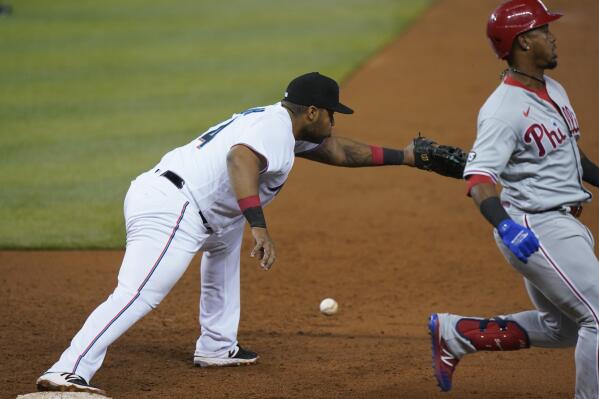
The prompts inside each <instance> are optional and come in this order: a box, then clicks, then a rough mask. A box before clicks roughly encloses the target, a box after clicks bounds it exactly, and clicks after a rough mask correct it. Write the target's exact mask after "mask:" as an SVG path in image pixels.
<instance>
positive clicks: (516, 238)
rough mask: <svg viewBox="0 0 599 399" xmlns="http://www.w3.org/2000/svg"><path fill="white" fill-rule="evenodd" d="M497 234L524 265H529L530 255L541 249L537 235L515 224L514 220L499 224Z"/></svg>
mask: <svg viewBox="0 0 599 399" xmlns="http://www.w3.org/2000/svg"><path fill="white" fill-rule="evenodd" d="M497 232H498V233H499V236H500V237H501V239H502V240H503V243H504V244H505V245H506V246H507V247H508V248H509V249H510V251H512V253H513V254H514V255H516V257H517V258H518V259H520V261H522V262H523V263H527V262H528V258H529V257H530V255H532V254H534V253H535V252H537V250H538V249H539V240H538V239H537V237H536V236H535V233H533V232H532V230H530V229H527V228H526V227H524V226H521V225H519V224H518V223H516V222H514V221H513V220H512V219H506V220H504V221H503V222H501V223H499V225H498V226H497Z"/></svg>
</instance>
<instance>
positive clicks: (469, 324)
mask: <svg viewBox="0 0 599 399" xmlns="http://www.w3.org/2000/svg"><path fill="white" fill-rule="evenodd" d="M534 219H536V221H537V222H538V224H537V225H536V230H535V233H536V234H537V236H538V237H539V239H540V242H541V246H542V247H541V250H540V251H539V252H537V253H535V254H534V255H533V256H531V258H530V259H529V261H528V263H527V264H524V263H521V262H519V261H518V259H517V258H516V257H515V256H513V254H512V253H511V252H510V251H509V249H507V248H506V247H505V246H503V243H502V242H501V240H500V239H498V240H497V243H498V245H499V248H500V250H501V251H502V253H503V254H504V256H505V257H506V258H507V259H508V261H509V262H510V263H511V264H512V265H513V266H514V267H515V268H516V269H518V270H519V271H520V272H521V273H522V274H523V275H524V276H525V277H526V280H527V282H528V283H527V288H528V291H529V294H530V296H531V299H532V300H533V303H534V304H535V306H536V307H537V308H538V312H537V311H531V312H522V313H518V314H513V315H508V316H503V317H500V318H498V319H496V320H493V319H491V320H489V321H486V320H484V319H479V318H464V317H462V316H457V315H448V314H442V315H434V316H435V317H434V320H433V319H431V322H430V325H429V326H430V328H431V333H432V335H433V338H436V339H437V341H435V339H433V352H434V359H436V364H435V373H436V376H437V379H438V381H439V383H440V385H441V387H442V388H444V386H445V388H447V389H444V390H448V389H450V388H451V377H452V374H453V372H454V370H455V366H457V363H458V361H459V359H460V358H461V357H462V356H464V355H465V354H467V353H472V352H476V351H479V350H506V349H518V348H519V347H527V346H528V345H519V344H518V343H519V342H526V341H527V342H528V343H529V344H532V345H536V346H542V347H561V346H572V345H574V344H576V364H577V393H578V392H584V394H581V395H582V396H577V397H596V396H597V392H598V387H597V380H598V378H599V374H598V371H597V361H598V359H597V347H598V345H599V344H598V336H597V314H598V313H597V310H596V309H598V308H599V261H598V260H597V258H596V257H595V255H594V252H593V240H592V237H590V236H589V232H588V230H587V229H586V228H585V227H584V226H582V225H581V224H580V223H579V222H578V221H576V220H574V219H572V218H571V217H570V216H567V215H563V216H562V217H559V218H555V217H553V218H549V217H548V215H539V216H535V218H534ZM534 219H533V220H534ZM556 219H558V220H559V221H560V222H561V223H556ZM528 222H530V220H528ZM531 227H533V229H534V228H535V224H534V223H532V224H531ZM548 248H551V249H549V250H548ZM572 254H576V256H573V255H572ZM537 287H542V289H538V288H537ZM572 320H576V321H577V323H576V324H575V323H573V322H572ZM506 322H507V326H506V325H505V323H506ZM477 323H484V324H479V325H477ZM502 323H503V324H504V325H502ZM483 327H484V328H483ZM489 327H490V328H491V329H489ZM576 332H577V333H578V339H577V338H576ZM435 333H436V335H435ZM435 345H436V347H437V351H436V353H435ZM500 346H501V348H500ZM435 355H436V357H435ZM589 375H590V376H591V377H593V376H594V378H591V377H589ZM584 395H590V396H584Z"/></svg>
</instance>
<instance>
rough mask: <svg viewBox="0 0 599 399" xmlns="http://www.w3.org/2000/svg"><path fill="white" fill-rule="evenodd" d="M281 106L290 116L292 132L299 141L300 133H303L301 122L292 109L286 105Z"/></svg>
mask: <svg viewBox="0 0 599 399" xmlns="http://www.w3.org/2000/svg"><path fill="white" fill-rule="evenodd" d="M281 106H282V107H283V108H285V110H286V111H287V113H288V114H289V118H290V119H291V131H292V132H293V137H295V139H296V140H297V138H298V137H299V135H300V131H301V126H300V121H299V120H298V118H297V117H296V116H295V113H294V112H293V111H292V110H291V109H289V108H288V107H286V106H285V105H284V104H281Z"/></svg>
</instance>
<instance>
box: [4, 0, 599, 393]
mask: <svg viewBox="0 0 599 399" xmlns="http://www.w3.org/2000/svg"><path fill="white" fill-rule="evenodd" d="M496 3H497V1H496V0H493V1H491V0H477V1H474V0H447V1H438V2H437V3H435V4H434V5H433V6H432V7H431V8H430V9H429V10H428V11H427V12H426V13H425V14H424V15H423V16H422V17H421V18H420V19H419V21H418V22H417V23H416V24H415V25H413V26H412V27H411V28H410V29H409V30H408V31H406V32H404V34H403V35H402V36H401V37H399V38H398V40H397V41H395V42H394V43H392V44H391V45H389V46H388V47H387V48H386V49H384V50H383V51H382V52H380V53H379V54H378V55H376V56H375V57H374V58H373V59H371V60H370V61H369V62H368V63H366V64H365V65H364V66H363V67H362V68H361V69H360V70H358V71H356V72H355V73H354V74H353V75H352V76H351V77H350V78H349V79H347V80H346V81H345V82H343V85H342V86H343V88H342V100H343V101H344V103H347V104H349V105H350V106H352V107H353V108H354V109H355V110H356V114H355V115H353V116H350V117H344V116H342V117H339V118H338V125H337V126H336V132H337V133H338V134H339V133H341V134H343V135H347V136H350V137H354V138H356V139H359V140H363V141H367V142H370V143H378V144H382V145H387V146H403V145H405V144H406V143H407V142H408V140H409V139H410V138H411V137H412V136H414V135H415V134H417V133H418V132H419V131H421V132H422V133H423V134H425V135H430V136H432V137H434V138H436V139H438V140H439V141H442V142H447V143H450V144H455V145H459V146H462V147H464V148H470V146H471V144H472V142H473V140H474V136H475V120H476V115H477V113H478V109H479V107H480V106H481V105H482V103H483V102H484V100H485V99H486V98H487V96H488V95H489V94H490V93H491V91H492V90H493V88H494V87H495V86H496V85H497V84H498V76H499V72H500V71H501V70H502V69H503V65H502V64H501V63H500V62H499V61H498V60H496V59H495V57H494V55H493V54H492V52H491V49H490V47H489V45H488V43H487V41H486V38H485V35H484V26H485V20H486V18H487V16H488V14H489V12H490V11H491V10H492V9H493V7H494V6H495V5H496ZM547 3H548V5H549V6H550V8H552V9H555V10H560V11H563V12H564V13H565V14H566V16H565V17H564V18H563V19H562V20H560V21H559V22H558V23H555V24H554V25H553V26H552V31H553V32H554V33H555V35H556V36H557V46H558V54H559V57H560V58H559V62H560V65H559V67H558V69H557V70H555V71H553V72H552V73H551V76H553V77H555V78H557V79H558V80H559V81H561V82H562V83H563V84H564V85H565V87H566V89H567V90H568V94H569V95H570V98H571V100H572V103H573V105H574V107H575V110H576V112H577V115H578V117H579V120H580V123H581V127H582V129H581V130H582V139H581V142H580V144H581V147H582V148H583V149H584V151H585V152H586V153H587V154H588V155H589V157H590V158H591V159H593V160H594V161H595V162H598V161H599V115H598V114H597V105H596V104H597V102H598V101H599V94H598V93H599V76H598V75H597V71H598V70H599V26H598V25H597V21H599V2H597V1H596V0H577V1H566V0H551V1H549V0H548V1H547ZM273 100H276V99H273ZM166 150H167V149H165V151H166ZM592 191H593V193H594V194H595V195H596V196H599V191H598V190H596V189H593V190H592ZM266 213H267V217H268V220H269V225H270V230H271V234H272V236H273V238H274V240H275V242H276V244H277V246H278V247H277V248H278V255H279V258H278V260H277V264H276V265H275V267H274V269H273V270H271V271H270V272H263V271H261V270H260V269H259V267H258V265H257V264H256V262H255V261H253V260H252V259H250V258H249V256H248V254H249V250H250V249H249V239H248V237H246V241H245V246H244V250H243V253H242V254H243V256H242V260H241V261H242V320H241V325H240V332H239V340H240V342H241V343H242V345H244V346H247V347H248V348H251V349H253V350H256V351H257V352H259V353H260V355H261V360H260V364H259V365H257V366H253V367H243V368H232V369H212V370H204V369H198V368H195V367H193V365H192V354H193V349H194V342H195V339H196V338H197V334H198V326H197V321H196V320H197V312H198V310H197V309H198V304H197V302H198V298H199V293H198V281H199V271H198V267H197V260H195V261H194V262H193V263H192V265H191V266H190V268H189V269H188V272H187V273H186V274H185V276H184V277H183V278H182V279H181V281H180V282H179V283H178V284H177V285H176V287H175V288H174V290H173V291H172V292H171V294H170V295H169V296H167V298H166V299H165V300H164V302H163V303H162V304H161V305H160V306H159V307H158V308H157V309H156V310H155V311H154V312H152V313H151V314H150V315H149V316H147V317H146V318H145V319H144V320H142V321H141V322H139V323H138V324H137V325H136V326H134V327H133V328H132V329H131V330H130V331H129V332H128V333H127V334H126V335H125V336H123V337H122V338H121V339H120V340H119V341H117V342H116V343H115V344H114V345H113V346H112V347H111V349H110V350H109V352H108V355H107V357H106V361H105V364H104V367H103V368H102V369H101V370H100V371H99V373H98V374H97V375H96V377H95V378H94V380H93V383H95V384H97V385H99V386H100V387H102V388H104V389H106V391H107V392H108V394H109V395H110V396H112V397H114V398H142V397H143V398H185V397H202V398H271V399H274V398H406V399H424V398H447V399H449V398H460V399H474V398H477V399H478V398H482V397H484V398H485V399H506V398H539V399H540V398H543V399H557V398H560V399H561V398H567V397H572V396H573V392H574V363H573V355H574V351H573V349H562V350H555V349H553V350H545V349H538V348H535V349H531V350H524V351H519V352H508V353H497V352H494V353H481V354H477V355H474V356H471V357H468V358H466V359H465V360H464V361H463V362H462V363H461V364H460V366H459V368H458V370H457V372H456V375H455V378H454V390H453V391H452V392H451V393H449V394H442V393H440V392H439V391H438V389H437V387H436V384H435V382H434V379H433V377H432V373H431V360H430V344H429V337H428V335H427V328H426V319H427V316H428V315H429V314H430V313H431V312H435V311H438V312H443V311H450V312H454V313H461V314H472V315H481V316H492V315H496V314H504V313H508V312H513V311H520V310H525V309H529V308H531V305H530V302H529V300H528V298H527V295H526V293H525V291H524V288H523V284H522V280H521V278H520V276H519V275H518V274H517V273H516V272H515V271H514V270H512V269H511V267H510V266H509V265H508V264H506V263H505V262H504V261H503V259H502V258H501V256H500V254H499V252H498V250H497V248H496V247H495V244H494V243H493V240H492V238H491V229H490V228H489V226H488V225H487V223H486V222H485V221H484V220H483V218H482V217H481V216H480V215H479V213H478V210H477V209H476V208H475V207H474V206H473V205H472V203H471V200H470V199H469V198H467V197H466V196H465V184H464V183H463V182H459V181H456V180H449V179H444V178H442V177H439V176H437V175H433V174H428V173H425V172H422V171H417V170H412V169H408V168H405V169H404V168H393V167H388V168H379V169H364V170H347V169H336V168H332V167H326V166H320V165H317V164H312V163H309V162H306V161H304V160H298V161H297V164H296V166H295V169H294V171H293V173H292V176H291V177H290V179H289V182H288V184H287V185H286V187H285V189H284V190H283V192H282V193H281V195H280V198H278V200H277V201H275V202H274V203H273V205H271V206H270V207H268V208H267V210H266ZM582 221H583V222H584V223H586V224H587V225H588V226H589V227H590V228H591V230H593V231H594V232H595V234H596V235H597V234H599V204H596V203H595V204H591V205H589V206H587V207H586V209H585V211H584V213H583V215H582ZM90 228H92V227H91V226H90ZM121 257H122V252H120V251H105V252H102V251H97V252H92V251H90V252H1V253H0V275H1V276H2V277H1V279H2V286H1V288H0V304H1V306H0V329H1V331H2V333H1V334H0V337H1V338H0V350H1V353H2V361H1V362H0V392H2V397H15V396H16V395H17V394H23V393H26V392H31V391H32V390H33V389H34V383H35V379H36V378H37V377H38V375H39V374H40V373H41V372H42V371H44V370H45V368H47V367H48V366H49V365H50V364H51V363H52V362H53V361H54V360H55V359H56V358H57V357H58V356H59V354H60V353H61V351H62V350H63V349H64V348H65V346H66V345H68V342H69V340H70V339H71V337H72V336H73V334H74V333H75V332H76V331H77V329H78V328H79V327H80V326H81V325H82V323H83V321H84V320H85V318H86V317H87V315H88V314H89V313H90V312H91V310H93V309H94V308H95V307H96V306H97V305H98V304H99V303H100V302H101V301H103V300H104V298H105V297H106V296H107V295H108V294H109V293H110V292H111V291H112V289H113V288H114V286H115V283H116V274H117V270H118V268H119V265H120V261H121ZM329 296H330V297H333V298H335V299H336V300H337V301H338V302H339V305H340V310H339V313H338V314H337V315H335V316H332V317H325V316H323V315H321V314H320V313H319V312H318V304H319V302H320V300H321V299H322V298H324V297H329Z"/></svg>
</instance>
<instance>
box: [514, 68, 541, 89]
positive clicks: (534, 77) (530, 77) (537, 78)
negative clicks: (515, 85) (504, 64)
mask: <svg viewBox="0 0 599 399" xmlns="http://www.w3.org/2000/svg"><path fill="white" fill-rule="evenodd" d="M508 73H509V75H510V77H512V78H513V79H515V80H517V81H518V82H520V83H522V84H523V85H524V86H526V87H530V88H531V89H542V88H544V87H545V79H544V78H543V77H544V76H545V74H544V70H542V69H537V68H526V67H525V66H510V67H509V68H508Z"/></svg>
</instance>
